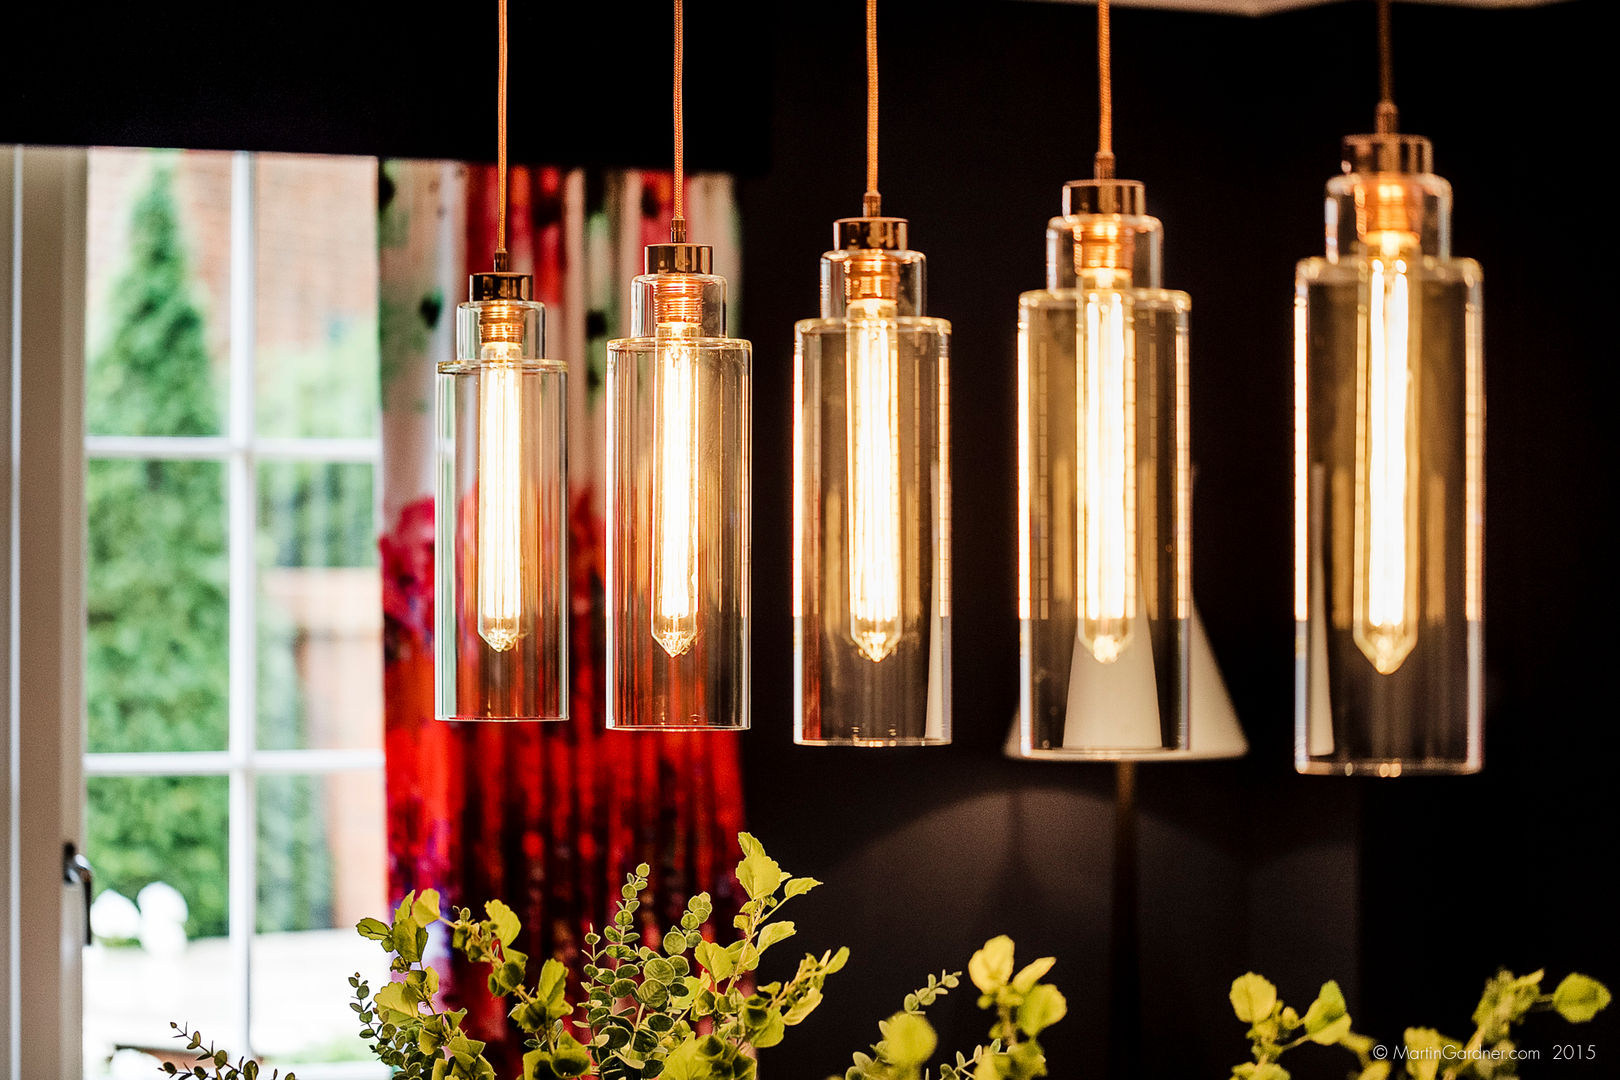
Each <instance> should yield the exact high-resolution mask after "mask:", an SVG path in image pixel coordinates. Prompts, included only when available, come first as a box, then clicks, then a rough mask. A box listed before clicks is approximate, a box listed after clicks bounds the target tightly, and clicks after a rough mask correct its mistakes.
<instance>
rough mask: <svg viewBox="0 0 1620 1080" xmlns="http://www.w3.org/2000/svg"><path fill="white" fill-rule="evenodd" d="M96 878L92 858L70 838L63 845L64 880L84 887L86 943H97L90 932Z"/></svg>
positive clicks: (69, 883)
mask: <svg viewBox="0 0 1620 1080" xmlns="http://www.w3.org/2000/svg"><path fill="white" fill-rule="evenodd" d="M95 880H96V874H95V871H94V870H92V869H91V868H90V860H89V859H87V858H85V857H84V855H83V854H82V853H80V851H79V849H78V848H77V847H76V846H74V843H73V841H71V840H69V841H67V842H65V843H64V844H63V845H62V881H63V882H64V883H66V884H68V885H78V886H80V887H81V888H83V889H84V943H85V944H86V945H94V944H95V935H94V934H92V933H91V932H90V899H91V894H92V893H93V892H94V884H95Z"/></svg>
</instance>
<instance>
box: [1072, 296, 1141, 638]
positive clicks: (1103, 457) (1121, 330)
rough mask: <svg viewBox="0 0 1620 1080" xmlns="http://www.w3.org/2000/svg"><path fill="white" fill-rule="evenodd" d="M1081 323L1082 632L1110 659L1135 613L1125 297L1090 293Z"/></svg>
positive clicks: (1132, 389)
mask: <svg viewBox="0 0 1620 1080" xmlns="http://www.w3.org/2000/svg"><path fill="white" fill-rule="evenodd" d="M1078 329H1079V332H1080V339H1081V340H1080V342H1079V350H1078V353H1079V358H1080V371H1079V378H1078V379H1077V380H1076V382H1077V386H1078V398H1079V400H1078V405H1079V420H1080V424H1079V433H1078V446H1077V450H1078V453H1079V457H1080V469H1079V471H1078V475H1079V477H1080V483H1081V490H1080V497H1079V499H1078V502H1079V504H1080V508H1081V512H1080V517H1079V536H1078V537H1077V540H1078V546H1077V550H1078V551H1079V554H1080V559H1081V565H1080V567H1079V571H1080V573H1079V578H1080V589H1081V593H1082V599H1081V604H1080V608H1081V610H1080V639H1081V641H1082V642H1083V643H1085V644H1086V645H1087V646H1088V647H1089V648H1090V649H1091V654H1092V655H1093V656H1094V657H1096V658H1097V660H1099V661H1101V662H1102V663H1105V664H1108V663H1113V662H1114V661H1115V660H1117V659H1118V658H1119V654H1120V652H1121V651H1122V650H1123V649H1124V648H1125V645H1126V643H1127V641H1128V640H1129V639H1130V634H1131V620H1132V618H1133V617H1134V615H1135V614H1136V374H1135V371H1134V367H1133V365H1132V363H1131V352H1132V350H1131V348H1130V342H1129V340H1128V339H1129V336H1130V330H1129V327H1128V326H1127V323H1126V318H1125V305H1124V299H1123V297H1122V296H1121V295H1120V294H1119V293H1117V292H1096V293H1089V294H1087V296H1086V299H1085V305H1084V310H1083V312H1082V314H1081V319H1080V324H1079V327H1078Z"/></svg>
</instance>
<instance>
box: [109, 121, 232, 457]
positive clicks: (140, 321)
mask: <svg viewBox="0 0 1620 1080" xmlns="http://www.w3.org/2000/svg"><path fill="white" fill-rule="evenodd" d="M230 235H231V157H230V155H229V154H221V153H203V152H198V151H187V152H184V153H177V152H173V151H159V150H95V151H92V152H91V154H90V173H89V222H88V248H89V250H88V253H87V260H88V261H87V264H86V270H87V280H86V295H87V297H88V298H89V303H88V308H87V313H86V325H85V348H86V354H87V355H86V361H87V363H86V373H85V390H86V394H85V423H86V430H87V431H89V432H90V433H91V434H92V435H217V434H219V433H220V432H221V431H222V430H223V428H224V423H225V416H226V408H225V401H226V396H225V395H226V385H227V373H228V371H229V361H230V255H231V252H230Z"/></svg>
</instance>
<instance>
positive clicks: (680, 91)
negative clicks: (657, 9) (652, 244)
mask: <svg viewBox="0 0 1620 1080" xmlns="http://www.w3.org/2000/svg"><path fill="white" fill-rule="evenodd" d="M685 23H686V18H685V4H684V3H683V0H675V87H674V94H675V213H674V215H673V216H672V217H671V218H670V222H669V239H670V242H671V243H676V244H684V243H686V105H685V87H684V86H683V84H682V73H683V69H684V68H685V66H686V29H685Z"/></svg>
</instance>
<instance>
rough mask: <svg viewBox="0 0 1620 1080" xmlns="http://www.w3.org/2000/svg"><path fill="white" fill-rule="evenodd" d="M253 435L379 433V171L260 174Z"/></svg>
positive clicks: (308, 162) (284, 164)
mask: <svg viewBox="0 0 1620 1080" xmlns="http://www.w3.org/2000/svg"><path fill="white" fill-rule="evenodd" d="M254 184H255V192H254V194H255V197H256V199H257V204H258V213H257V216H256V219H255V226H254V227H255V230H256V232H255V236H256V237H257V249H256V260H257V281H256V283H255V290H256V297H255V299H256V301H257V311H256V317H255V332H256V334H257V340H256V343H255V345H256V361H255V363H256V367H257V372H258V374H257V379H256V387H257V408H258V433H259V434H260V435H261V436H269V437H273V438H296V437H299V436H317V437H321V438H355V437H365V436H371V435H375V434H376V432H377V413H378V386H377V355H378V354H377V164H376V162H375V161H374V160H372V159H370V158H336V157H312V156H300V155H291V154H261V155H259V156H258V157H257V158H256V159H255V162H254Z"/></svg>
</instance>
